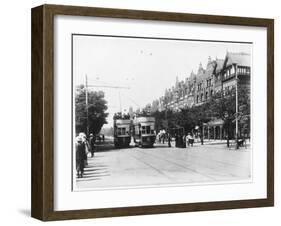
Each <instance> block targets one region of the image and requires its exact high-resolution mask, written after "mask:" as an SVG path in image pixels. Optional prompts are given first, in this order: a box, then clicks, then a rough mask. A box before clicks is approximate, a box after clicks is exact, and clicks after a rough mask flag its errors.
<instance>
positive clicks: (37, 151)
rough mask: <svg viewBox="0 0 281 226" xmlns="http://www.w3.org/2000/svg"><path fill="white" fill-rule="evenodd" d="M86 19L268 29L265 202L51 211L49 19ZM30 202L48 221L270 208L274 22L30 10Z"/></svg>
mask: <svg viewBox="0 0 281 226" xmlns="http://www.w3.org/2000/svg"><path fill="white" fill-rule="evenodd" d="M55 15H70V16H86V17H103V18H112V19H114V18H119V19H120V18H123V19H137V20H153V21H167V22H182V23H184V22H189V23H204V24H217V25H240V26H255V27H264V28H266V29H267V141H266V142H267V160H266V162H267V198H264V199H248V200H236V201H217V202H200V203H178V204H168V205H153V206H135V207H121V208H119V207H118V208H116V207H115V208H99V209H82V210H81V209H77V210H69V211H55V210H54V139H53V133H54V131H53V130H54V111H55V109H54V16H55ZM31 51H32V170H31V171H32V191H31V192H32V200H31V204H32V205H31V215H32V217H34V218H37V219H40V220H43V221H50V220H66V219H82V218H99V217H114V216H129V215H143V214H163V213H175V212H188V211H206V210H220V209H236V208H251V207H265V206H273V205H274V20H273V19H261V18H246V17H230V16H213V15H199V14H198V15H196V14H185V13H168V12H153V11H136V10H125V9H109V8H91V7H77V6H62V5H42V6H39V7H36V8H33V9H32V49H31Z"/></svg>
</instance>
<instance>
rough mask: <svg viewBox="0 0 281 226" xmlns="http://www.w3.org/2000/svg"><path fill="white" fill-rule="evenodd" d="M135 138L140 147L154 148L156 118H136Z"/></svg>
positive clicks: (134, 126) (134, 124)
mask: <svg viewBox="0 0 281 226" xmlns="http://www.w3.org/2000/svg"><path fill="white" fill-rule="evenodd" d="M132 127H133V128H132V131H133V138H134V142H135V144H136V145H138V146H140V147H152V146H153V144H154V142H155V139H156V134H155V128H154V127H155V118H154V117H144V116H142V117H135V118H134V120H133V126H132Z"/></svg>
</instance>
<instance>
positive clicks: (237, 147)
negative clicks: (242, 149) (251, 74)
mask: <svg viewBox="0 0 281 226" xmlns="http://www.w3.org/2000/svg"><path fill="white" fill-rule="evenodd" d="M235 80H236V92H235V93H236V94H235V99H236V116H235V133H236V137H235V139H236V149H239V144H238V111H239V109H238V74H237V65H236V64H235Z"/></svg>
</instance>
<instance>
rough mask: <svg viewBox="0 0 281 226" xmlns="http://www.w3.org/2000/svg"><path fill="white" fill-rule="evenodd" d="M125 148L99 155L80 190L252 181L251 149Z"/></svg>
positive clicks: (80, 181)
mask: <svg viewBox="0 0 281 226" xmlns="http://www.w3.org/2000/svg"><path fill="white" fill-rule="evenodd" d="M155 146H156V147H154V148H146V149H142V148H137V147H132V148H126V149H114V150H107V151H103V152H96V153H95V156H94V157H93V158H89V159H88V166H87V168H86V169H85V174H84V178H79V179H76V182H77V188H78V189H80V188H102V187H103V188H104V187H127V186H143V185H144V186H154V185H156V186H157V185H165V184H181V183H202V182H207V183H208V182H212V183H213V182H224V181H236V180H249V179H250V178H251V175H250V174H251V159H250V158H251V154H250V152H251V150H250V149H245V148H243V149H240V150H232V149H227V148H226V147H225V145H222V144H217V145H216V144H212V145H203V146H201V145H196V146H194V147H192V148H184V149H181V148H168V147H167V146H166V145H161V144H158V145H157V144H156V145H155Z"/></svg>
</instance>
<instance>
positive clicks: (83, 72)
mask: <svg viewBox="0 0 281 226" xmlns="http://www.w3.org/2000/svg"><path fill="white" fill-rule="evenodd" d="M251 47H252V45H251V44H246V43H226V42H210V41H190V40H167V39H164V40H162V39H161V40H159V39H143V38H124V37H108V36H107V37H101V36H83V35H74V36H73V82H74V83H73V85H74V86H76V85H79V84H85V77H86V76H87V79H88V84H89V85H93V86H94V87H92V88H91V90H93V91H99V90H102V91H104V93H105V99H106V100H107V102H108V111H107V112H108V113H109V116H108V118H107V121H108V124H106V125H104V127H111V126H112V124H113V119H112V117H113V114H114V113H115V112H118V111H120V110H121V109H122V111H123V112H126V111H128V110H129V107H132V108H133V109H134V110H136V109H137V108H142V107H144V106H145V105H146V104H148V103H151V102H152V101H153V100H155V99H158V98H160V97H161V96H163V95H164V92H165V89H166V88H171V87H172V86H173V85H174V84H175V81H176V77H178V78H179V80H180V81H181V80H184V79H185V78H187V77H189V76H190V73H191V71H192V70H193V71H194V72H195V73H196V72H197V69H198V66H199V64H200V63H202V65H203V67H204V68H206V64H207V62H208V57H209V56H210V57H211V58H212V59H216V57H217V58H218V59H224V57H225V55H226V52H227V51H229V52H245V53H249V54H251V49H252V48H251ZM105 86H111V87H112V86H114V87H120V88H106V87H105Z"/></svg>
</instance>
